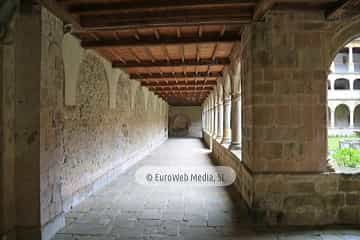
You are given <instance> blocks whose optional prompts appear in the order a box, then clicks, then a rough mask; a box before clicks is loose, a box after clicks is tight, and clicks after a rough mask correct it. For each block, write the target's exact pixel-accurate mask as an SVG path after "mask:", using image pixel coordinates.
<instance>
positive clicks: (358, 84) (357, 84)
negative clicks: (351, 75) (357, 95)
mask: <svg viewBox="0 0 360 240" xmlns="http://www.w3.org/2000/svg"><path fill="white" fill-rule="evenodd" d="M353 89H354V90H360V78H358V79H355V80H354V85H353Z"/></svg>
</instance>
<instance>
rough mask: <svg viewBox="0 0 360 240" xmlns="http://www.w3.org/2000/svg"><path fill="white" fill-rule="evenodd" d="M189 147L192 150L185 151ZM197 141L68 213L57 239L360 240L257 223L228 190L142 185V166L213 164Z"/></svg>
mask: <svg viewBox="0 0 360 240" xmlns="http://www.w3.org/2000/svg"><path fill="white" fill-rule="evenodd" d="M184 149H186V151H184ZM208 153H209V151H207V150H206V149H204V147H203V145H202V143H201V142H200V141H199V140H197V139H170V140H169V141H167V142H166V143H165V144H164V145H163V146H161V147H160V148H158V149H157V150H155V151H154V152H153V153H152V154H151V155H149V156H148V157H146V158H145V159H144V160H143V161H141V162H139V163H138V164H137V165H135V166H134V167H133V168H131V169H129V171H128V172H126V174H124V175H122V176H120V177H119V178H118V179H117V180H115V181H114V182H113V183H111V184H110V185H108V186H106V187H104V188H103V189H102V190H100V191H98V192H97V193H95V194H94V195H93V196H91V197H90V198H89V199H87V200H85V201H83V202H82V203H81V204H79V205H78V206H76V207H74V208H73V210H72V211H70V212H68V213H67V214H66V226H65V228H64V229H62V230H61V231H60V232H59V233H58V234H56V236H55V237H54V238H53V240H127V239H132V240H135V239H141V240H202V239H206V240H211V239H216V240H219V239H225V240H234V239H241V240H253V239H254V240H255V239H256V240H360V229H356V228H354V229H348V230H342V229H340V230H339V229H328V230H318V231H317V230H315V231H314V230H312V231H296V232H294V231H290V230H288V231H279V230H272V229H268V228H266V227H265V228H259V226H256V225H253V224H252V222H251V218H250V217H249V216H248V210H247V208H246V205H245V203H244V202H243V201H241V200H238V201H236V200H233V198H232V197H231V195H230V193H229V192H228V190H227V189H225V188H220V187H216V188H211V187H210V188H209V187H194V188H191V187H177V186H161V187H153V186H142V185H139V184H138V183H136V181H135V178H134V174H135V172H136V170H137V169H139V168H140V167H141V166H174V165H179V166H184V165H186V166H191V165H194V166H198V165H204V166H212V163H211V159H210V158H209V157H208Z"/></svg>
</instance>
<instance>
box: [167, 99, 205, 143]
mask: <svg viewBox="0 0 360 240" xmlns="http://www.w3.org/2000/svg"><path fill="white" fill-rule="evenodd" d="M201 111H202V108H201V107H175V106H171V107H170V108H169V136H171V137H197V138H200V137H201Z"/></svg>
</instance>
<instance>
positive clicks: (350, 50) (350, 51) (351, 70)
mask: <svg viewBox="0 0 360 240" xmlns="http://www.w3.org/2000/svg"><path fill="white" fill-rule="evenodd" d="M348 67H349V68H348V69H349V72H351V73H352V72H354V71H355V69H354V59H353V48H352V47H349V65H348Z"/></svg>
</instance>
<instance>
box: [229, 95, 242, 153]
mask: <svg viewBox="0 0 360 240" xmlns="http://www.w3.org/2000/svg"><path fill="white" fill-rule="evenodd" d="M230 149H231V150H239V149H241V95H240V93H234V94H233V96H232V102H231V145H230Z"/></svg>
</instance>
